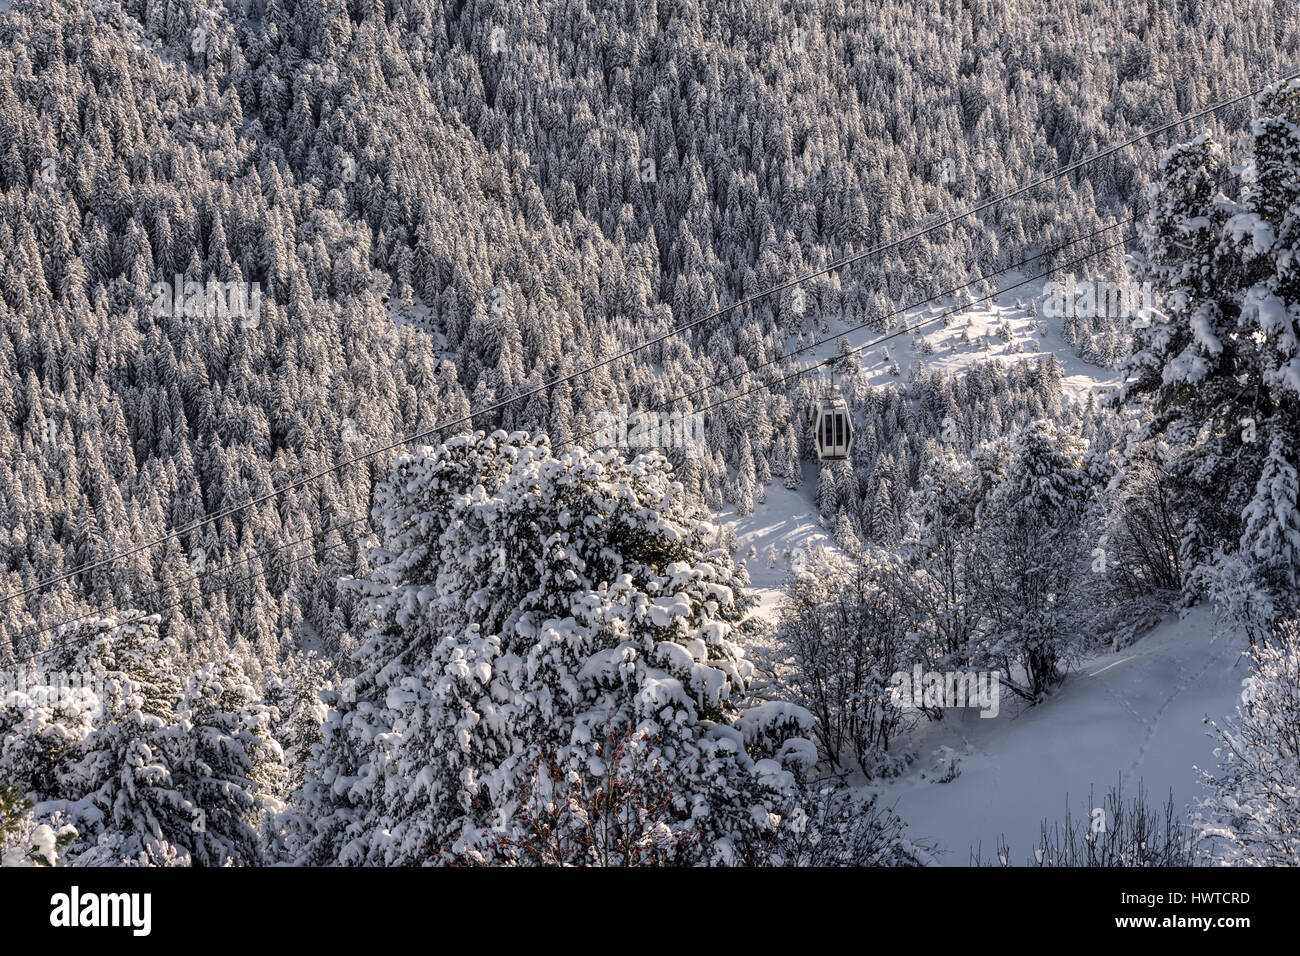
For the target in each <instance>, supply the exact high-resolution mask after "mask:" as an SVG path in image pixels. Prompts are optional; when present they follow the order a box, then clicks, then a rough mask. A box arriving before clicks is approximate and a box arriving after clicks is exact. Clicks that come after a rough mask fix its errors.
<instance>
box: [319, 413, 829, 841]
mask: <svg viewBox="0 0 1300 956" xmlns="http://www.w3.org/2000/svg"><path fill="white" fill-rule="evenodd" d="M375 516H376V519H377V521H378V523H379V525H380V527H381V528H382V532H383V541H382V543H381V546H380V547H379V548H378V549H377V550H376V552H375V553H374V554H373V555H372V560H373V562H374V567H375V570H374V571H373V573H372V574H370V575H369V576H368V577H367V578H365V579H363V580H360V581H358V582H357V583H356V587H358V588H359V589H360V590H361V592H362V594H363V595H365V606H366V609H367V611H368V613H369V614H370V616H371V624H370V625H369V628H368V630H367V633H366V640H365V643H364V644H363V646H362V647H361V648H360V650H359V652H358V662H357V663H358V664H359V666H360V673H359V676H358V677H357V678H356V679H354V680H350V681H347V682H345V683H344V684H343V685H342V687H341V688H340V689H339V690H338V691H337V692H331V693H327V694H326V699H327V702H328V703H329V705H330V708H331V710H330V715H329V717H328V719H327V720H326V722H325V725H324V727H323V737H324V740H323V746H322V748H321V750H320V754H319V758H318V759H317V760H315V761H314V762H313V764H312V766H311V768H310V771H309V779H308V781H307V784H306V786H305V788H304V812H305V813H306V815H307V816H308V817H310V818H311V819H314V820H315V821H316V822H317V836H316V839H315V840H314V842H313V844H312V845H311V846H310V847H309V848H308V852H307V853H306V855H305V856H306V859H308V860H312V861H318V862H338V863H344V864H393V863H408V864H409V863H437V862H455V861H456V860H460V859H465V858H467V857H469V858H472V859H475V860H478V861H481V862H484V863H494V862H510V861H515V860H518V859H520V855H519V854H520V847H521V846H522V845H526V844H527V842H528V840H529V839H530V838H531V836H530V835H532V834H535V832H536V828H537V826H538V820H539V817H538V816H537V814H536V813H535V812H533V811H528V812H525V813H522V814H521V812H520V809H519V808H520V806H521V803H524V802H526V801H528V800H532V799H534V798H535V797H536V794H537V793H538V788H539V787H541V786H543V784H544V782H545V780H546V779H548V775H549V774H551V773H552V772H553V771H558V772H559V773H560V774H561V775H562V778H563V782H564V785H565V786H566V787H567V786H573V787H578V788H580V792H579V793H578V794H569V795H567V796H566V799H568V798H569V797H572V799H573V805H574V806H575V807H577V808H581V807H586V806H589V805H590V804H591V803H592V802H593V801H597V802H598V801H599V799H605V798H609V796H610V789H609V788H610V787H611V786H612V784H611V783H610V782H609V781H610V780H611V776H610V775H611V773H613V774H614V778H613V779H614V780H618V779H621V778H619V777H618V773H619V771H615V770H611V768H610V766H609V762H610V761H611V760H614V761H615V762H616V763H618V762H620V761H622V760H623V759H624V758H623V756H620V755H625V753H626V750H625V749H623V748H620V747H619V746H617V745H615V746H612V747H611V745H610V741H611V740H613V741H635V748H634V753H635V758H636V761H640V763H639V764H637V765H638V766H644V767H653V768H656V771H657V772H660V773H662V774H663V779H665V780H666V781H668V782H669V785H670V791H671V800H669V801H668V803H667V805H666V806H667V807H668V808H669V810H668V812H667V813H666V815H664V818H663V819H662V820H658V821H656V823H660V822H662V823H663V824H664V826H665V827H667V829H668V831H669V832H670V833H672V834H673V838H672V839H671V840H668V841H666V842H664V843H663V844H662V845H661V844H658V843H656V844H655V847H656V848H655V851H654V852H655V853H656V854H662V855H664V856H671V858H672V862H677V863H685V862H706V863H722V864H739V863H744V862H746V861H749V860H752V859H754V858H755V857H756V856H757V855H759V854H761V853H762V852H764V850H763V848H764V847H765V846H767V845H768V844H770V843H771V842H772V841H773V840H774V839H775V838H776V833H777V830H776V825H775V823H774V822H773V821H774V820H777V819H778V818H779V814H778V808H781V807H785V806H786V805H788V804H797V803H798V801H799V799H800V794H801V792H802V791H801V787H800V780H801V777H802V775H803V773H804V771H805V770H806V768H807V767H808V765H809V764H810V763H811V760H812V757H813V753H812V749H813V748H812V746H811V744H810V743H808V741H806V740H802V739H800V738H798V737H788V738H787V737H783V736H782V735H781V734H780V733H774V728H777V727H802V728H805V729H806V728H807V727H808V726H810V724H811V718H810V717H806V716H802V717H801V716H796V717H795V718H794V720H793V723H791V714H790V713H789V712H785V711H781V710H780V709H773V708H770V707H769V708H767V709H766V710H764V709H760V710H758V711H757V712H756V713H754V714H751V715H750V716H749V719H748V720H746V719H745V718H746V714H745V709H744V702H745V692H746V688H747V685H748V683H749V679H750V675H751V673H752V665H751V664H750V662H749V661H747V660H746V659H745V657H744V656H743V653H742V652H741V649H740V648H739V647H738V646H737V645H736V643H735V642H734V641H733V634H734V632H735V629H736V627H737V625H738V624H739V623H740V621H741V619H742V617H743V616H744V615H745V613H746V611H747V609H748V607H749V606H750V603H751V601H750V600H749V599H747V598H745V597H744V596H743V595H742V592H741V590H740V589H741V587H742V586H743V585H744V583H745V581H744V578H743V577H742V574H741V572H739V571H738V570H737V569H735V568H734V567H733V566H732V564H731V560H730V557H729V555H728V553H727V552H726V551H725V550H724V549H718V548H712V547H711V546H710V541H711V540H712V538H713V536H714V534H715V530H714V529H713V528H712V527H711V526H710V525H709V524H708V523H707V522H705V521H704V520H703V518H702V516H701V515H700V514H698V513H695V512H693V511H691V510H690V509H689V508H688V507H687V506H686V504H685V502H684V495H683V491H682V488H681V486H680V485H679V484H678V483H676V482H674V481H673V480H672V476H671V473H670V471H669V469H668V465H667V462H666V461H665V460H664V459H663V458H662V457H660V456H657V455H655V456H640V457H638V458H636V459H635V460H633V461H630V462H629V461H625V460H623V459H622V458H620V457H619V456H617V455H616V454H614V453H613V452H608V451H601V452H595V453H587V452H584V451H581V450H578V451H573V452H570V453H568V454H566V455H565V456H563V457H562V458H556V457H554V456H552V454H551V452H550V448H549V446H548V445H547V443H546V441H545V440H544V439H541V440H536V441H534V440H531V439H530V438H529V437H528V436H527V435H525V434H523V433H515V434H512V435H506V434H505V433H504V432H496V433H494V434H493V435H491V436H484V435H482V434H481V433H480V434H478V435H476V436H473V437H470V436H461V437H458V438H454V439H452V440H450V441H448V442H447V443H446V444H444V445H442V446H440V447H438V448H436V449H426V450H424V451H423V452H421V453H419V454H415V455H410V456H406V457H404V458H402V459H399V461H398V462H397V463H396V466H395V468H394V472H393V474H392V476H391V477H390V478H389V479H388V480H387V481H386V482H384V483H383V484H382V485H381V487H380V488H379V490H378V492H377V494H376V503H375ZM796 710H797V709H796ZM548 768H549V769H548ZM602 787H603V788H604V790H602ZM614 790H615V791H617V790H618V787H614ZM602 793H603V794H604V796H603V797H602V796H601V794H602ZM661 796H665V798H666V795H664V794H661ZM656 799H658V798H656ZM532 805H533V804H530V806H532ZM655 805H656V806H658V807H659V811H658V812H660V813H664V810H665V805H664V804H663V803H662V802H660V803H656V804H655ZM578 812H579V811H578V810H577V809H575V810H574V811H573V813H574V814H576V813H578ZM572 819H573V816H572V814H570V815H569V822H567V823H565V824H564V825H565V826H566V827H569V826H570V823H571V822H572ZM552 822H554V821H552ZM548 825H550V824H549V823H548ZM655 832H662V831H659V830H657V829H656V831H655ZM629 839H630V840H632V842H634V843H635V842H636V840H634V839H632V838H631V837H629ZM636 839H639V837H637V838H636ZM615 842H616V843H617V841H615ZM568 846H569V847H570V850H566V851H565V852H577V853H579V855H581V850H580V849H579V850H573V849H572V846H573V845H572V843H570V844H568ZM557 852H558V851H557Z"/></svg>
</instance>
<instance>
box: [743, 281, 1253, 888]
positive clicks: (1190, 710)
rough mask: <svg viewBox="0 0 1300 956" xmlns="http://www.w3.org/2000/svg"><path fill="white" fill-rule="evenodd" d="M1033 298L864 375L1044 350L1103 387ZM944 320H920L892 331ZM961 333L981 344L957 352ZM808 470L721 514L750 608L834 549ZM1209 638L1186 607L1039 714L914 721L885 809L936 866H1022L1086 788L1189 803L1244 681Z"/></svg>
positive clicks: (1084, 798)
mask: <svg viewBox="0 0 1300 956" xmlns="http://www.w3.org/2000/svg"><path fill="white" fill-rule="evenodd" d="M1041 295H1042V289H1041V283H1039V284H1038V285H1036V286H1031V287H1027V288H1026V287H1022V288H1021V289H1017V290H1015V291H1014V292H1012V293H1008V294H1005V295H1003V296H999V297H998V298H997V299H996V300H995V301H994V302H992V303H984V304H981V305H979V306H976V307H974V308H973V309H971V310H969V311H968V312H965V313H962V314H961V315H959V316H956V317H954V319H953V321H952V322H951V324H950V326H949V327H947V328H944V327H943V326H942V324H941V323H938V322H936V323H935V324H934V325H933V326H930V327H928V328H927V330H926V337H927V338H928V339H929V340H930V341H931V343H932V344H934V345H935V353H934V354H933V355H930V356H922V355H921V354H920V353H919V352H917V351H914V350H913V349H912V348H911V347H910V345H911V338H912V337H911V336H907V337H905V338H903V337H900V338H899V339H895V340H893V341H891V342H890V343H889V349H890V359H891V360H895V361H897V362H898V363H899V365H900V366H902V370H903V375H902V376H901V377H898V378H895V377H894V376H892V375H890V374H889V372H888V362H885V361H883V360H882V357H881V354H880V350H879V349H871V350H869V351H868V352H867V353H864V354H863V356H862V358H863V365H864V367H865V369H866V371H867V374H868V378H869V381H871V383H872V384H873V385H885V384H888V383H891V382H892V383H897V384H899V385H900V386H901V385H902V384H903V383H904V382H905V381H906V375H907V369H908V367H909V366H910V364H911V363H913V362H916V361H924V362H925V363H926V365H927V367H930V368H942V369H946V370H953V371H956V370H959V369H960V368H962V367H963V366H965V365H968V364H970V363H971V362H972V361H977V360H987V359H990V358H993V359H998V360H1005V361H1020V360H1024V359H1033V358H1036V357H1037V356H1039V355H1045V354H1047V353H1049V352H1053V353H1055V354H1056V356H1057V358H1058V359H1059V360H1060V361H1061V363H1062V366H1063V369H1064V373H1065V388H1066V391H1067V394H1069V395H1070V396H1072V397H1073V398H1074V399H1075V400H1081V399H1082V398H1083V397H1084V396H1085V395H1086V394H1087V392H1088V391H1090V390H1096V391H1102V392H1104V391H1107V390H1109V389H1112V388H1114V387H1115V385H1117V384H1118V382H1119V375H1118V373H1115V372H1113V371H1111V370H1108V369H1102V368H1098V367H1095V366H1092V365H1089V364H1087V363H1085V362H1083V361H1081V360H1080V359H1079V358H1078V357H1077V356H1076V355H1075V353H1074V351H1073V349H1072V348H1071V347H1070V346H1069V345H1068V343H1066V342H1065V341H1064V339H1063V338H1062V337H1061V330H1060V321H1059V320H1055V321H1053V320H1043V319H1041V318H1039V317H1035V316H1032V315H1030V314H1029V313H1028V311H1027V310H1026V309H1025V307H1024V303H1027V302H1028V301H1029V300H1030V299H1031V298H1037V299H1038V300H1039V305H1040V311H1041ZM942 311H943V309H941V308H932V309H929V310H928V311H926V312H919V311H918V312H916V313H913V314H910V315H909V316H908V317H907V318H906V319H905V322H904V324H907V325H911V324H914V323H915V322H917V321H919V320H922V319H924V318H926V317H928V316H929V315H935V316H937V315H939V314H940V313H941V312H942ZM1004 320H1005V321H1009V322H1010V323H1011V326H1012V328H1013V329H1014V330H1015V333H1016V340H1018V341H1019V342H1020V343H1021V346H1022V351H1021V352H1019V353H1012V352H1009V351H1008V350H1007V349H1006V346H1005V344H1004V343H1003V342H1002V340H1001V339H999V338H997V337H996V336H995V334H994V333H995V331H996V330H997V328H998V327H999V326H1000V325H1001V324H1002V323H1003V321H1004ZM1044 326H1045V327H1046V332H1047V334H1046V335H1043V334H1041V333H1042V329H1043V327H1044ZM963 328H965V329H967V331H968V332H969V334H970V337H971V339H972V340H978V339H979V338H981V337H983V338H984V339H985V341H987V342H988V343H989V346H990V347H989V348H988V349H987V350H985V349H983V348H980V347H977V346H975V345H972V344H963V343H960V342H959V336H960V334H961V331H962V329H963ZM874 337H876V334H875V333H871V332H869V331H866V330H864V331H862V332H860V333H854V334H851V335H850V336H849V337H848V338H849V341H850V343H851V344H852V345H853V346H855V347H856V346H859V345H861V344H863V343H864V342H868V341H871V340H872V339H873V338H874ZM953 345H957V346H958V347H957V348H955V349H954V348H951V346H953ZM833 351H834V345H827V346H825V347H823V349H820V350H818V352H817V357H819V358H820V357H825V356H829V355H831V354H833ZM823 353H824V355H823ZM816 477H817V470H816V464H815V463H808V462H805V464H804V474H803V481H802V483H801V484H800V486H799V488H798V489H797V490H795V491H787V490H786V489H785V488H784V487H782V486H781V484H780V482H773V483H772V484H771V485H769V486H768V487H767V489H766V496H767V497H766V501H764V502H763V503H762V504H759V505H758V506H757V507H756V508H755V511H754V513H753V514H752V515H748V516H742V517H738V516H736V515H735V514H734V513H728V514H724V516H723V517H724V520H726V521H727V522H728V525H729V527H730V528H731V530H732V531H733V532H734V533H735V534H736V536H737V540H738V542H739V547H738V548H737V550H736V557H737V559H738V560H742V561H744V562H745V564H746V567H747V568H748V570H749V574H750V578H751V582H752V584H753V591H754V593H755V594H756V595H757V596H758V597H759V600H760V606H759V610H758V612H757V613H760V614H763V615H766V616H774V615H775V612H776V608H777V606H778V605H779V602H780V598H781V594H780V585H781V581H782V579H783V578H784V577H785V575H786V574H787V573H788V572H789V569H790V564H791V560H792V558H794V557H795V556H797V554H798V549H800V548H803V549H808V548H812V547H816V546H818V545H820V546H825V547H831V548H833V547H834V545H833V544H832V542H831V538H830V535H829V529H827V528H824V527H822V525H821V523H820V521H819V514H818V511H817V508H816V505H815V504H814V502H813V491H814V489H815V487H816ZM751 549H753V552H754V553H753V555H752V556H751V554H750V552H751ZM1212 634H1213V620H1212V617H1211V615H1210V613H1209V611H1207V610H1205V609H1196V610H1194V611H1193V612H1191V613H1190V614H1189V615H1188V616H1187V617H1186V618H1184V619H1182V620H1176V619H1171V620H1169V621H1167V622H1166V623H1164V624H1163V625H1161V626H1160V627H1158V628H1156V629H1155V630H1154V631H1152V632H1151V633H1150V634H1148V635H1147V636H1146V637H1144V638H1143V639H1141V640H1140V641H1138V642H1137V643H1135V644H1133V645H1132V646H1130V647H1128V648H1125V649H1124V650H1122V651H1119V652H1117V653H1112V654H1102V655H1098V656H1094V657H1091V658H1088V659H1087V660H1085V661H1084V662H1082V664H1081V665H1080V666H1079V667H1078V668H1077V669H1076V670H1075V671H1073V672H1072V673H1071V675H1070V677H1069V678H1068V679H1067V681H1066V682H1065V684H1064V685H1063V686H1062V687H1061V688H1059V689H1058V690H1057V691H1056V693H1054V694H1053V695H1052V696H1051V697H1050V698H1049V699H1048V700H1047V701H1045V702H1044V703H1043V704H1042V705H1040V706H1038V707H1035V708H1024V707H1023V706H1022V705H1021V704H1020V703H1019V702H1017V701H1015V700H1013V699H1011V698H1010V696H1009V695H1003V697H1002V712H1001V715H1000V716H999V717H997V718H992V719H981V718H980V717H979V716H978V715H977V714H976V713H974V712H966V713H963V712H954V713H953V714H952V715H951V716H950V718H949V719H948V720H946V721H944V722H943V723H941V724H930V723H925V724H923V725H922V726H920V727H918V728H916V730H915V731H914V732H913V733H914V736H913V737H912V738H911V739H909V740H907V741H903V742H901V743H902V745H903V746H904V747H905V748H906V749H907V750H911V751H915V752H916V753H917V762H916V764H915V765H914V767H913V769H912V770H911V771H910V772H909V773H908V774H906V775H904V776H903V777H901V778H899V779H898V780H895V781H891V782H890V783H889V784H887V785H885V786H884V787H883V788H881V793H882V796H883V798H884V800H885V802H886V803H887V804H890V805H893V806H895V808H896V809H897V810H898V812H899V813H900V814H901V815H902V817H903V819H904V820H906V821H907V822H908V824H909V826H910V828H911V833H912V835H913V836H915V837H919V838H926V839H930V840H933V841H935V842H936V843H937V844H938V852H937V853H936V856H937V857H938V859H939V862H941V863H942V864H945V865H958V866H964V865H966V864H967V863H968V862H969V861H970V852H971V849H972V848H973V847H975V846H977V845H981V846H982V852H983V855H984V858H985V859H990V858H992V856H993V854H994V853H995V850H996V846H997V842H998V839H999V838H1000V837H1005V838H1006V840H1007V841H1008V843H1009V845H1010V848H1011V861H1012V862H1013V863H1015V864H1017V865H1019V864H1023V863H1024V862H1025V860H1026V859H1028V858H1029V857H1030V856H1031V854H1032V852H1033V849H1034V846H1035V845H1036V843H1037V840H1038V836H1039V827H1040V823H1041V821H1042V820H1043V819H1044V818H1047V819H1049V820H1051V821H1056V820H1058V819H1061V818H1063V816H1064V813H1065V809H1066V806H1067V802H1068V805H1069V806H1070V809H1071V810H1072V812H1073V815H1074V817H1075V819H1076V820H1077V819H1086V817H1087V811H1088V809H1090V808H1089V807H1088V806H1087V804H1088V795H1089V789H1090V788H1092V790H1093V791H1094V793H1095V795H1096V802H1097V803H1098V804H1099V803H1100V802H1101V798H1102V797H1103V796H1104V795H1105V793H1106V792H1107V791H1108V790H1109V788H1110V787H1111V786H1113V785H1114V784H1115V783H1116V782H1117V781H1118V782H1122V785H1123V790H1124V794H1125V797H1126V799H1127V797H1129V796H1132V795H1136V791H1137V786H1138V782H1139V781H1142V782H1143V783H1144V785H1145V786H1146V788H1147V791H1148V795H1149V798H1150V801H1151V802H1152V803H1154V804H1161V805H1162V804H1163V802H1164V800H1165V798H1166V797H1167V795H1168V793H1169V791H1170V790H1171V789H1172V791H1173V794H1174V801H1175V806H1176V807H1178V808H1180V809H1181V808H1182V807H1184V806H1185V805H1186V804H1188V803H1189V802H1190V801H1192V800H1193V799H1194V798H1195V797H1197V796H1199V795H1200V783H1199V781H1200V773H1199V771H1198V770H1197V769H1196V768H1197V767H1200V768H1204V769H1212V768H1213V767H1214V765H1215V761H1214V757H1213V753H1212V750H1213V747H1214V743H1213V741H1212V740H1211V738H1210V737H1209V736H1207V733H1206V732H1207V730H1208V727H1207V725H1206V724H1205V722H1204V721H1205V718H1206V717H1207V716H1208V717H1209V718H1211V719H1214V720H1218V721H1221V720H1222V718H1223V717H1225V716H1226V715H1228V714H1230V713H1231V712H1232V711H1233V709H1234V708H1235V706H1236V701H1237V698H1238V696H1239V694H1240V692H1241V681H1242V680H1243V679H1244V678H1245V677H1246V675H1247V672H1248V669H1247V665H1246V662H1245V661H1244V659H1242V658H1241V651H1242V649H1243V646H1244V639H1242V640H1241V641H1237V640H1231V639H1227V638H1221V639H1219V640H1217V641H1216V640H1213V639H1212ZM949 754H956V755H958V759H959V763H960V776H958V777H957V778H956V779H955V780H953V781H951V782H949V783H938V782H937V779H938V777H939V776H940V775H941V774H942V770H943V767H942V765H943V764H945V763H946V762H947V758H948V756H949ZM936 767H939V771H938V772H936Z"/></svg>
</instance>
